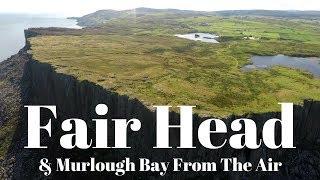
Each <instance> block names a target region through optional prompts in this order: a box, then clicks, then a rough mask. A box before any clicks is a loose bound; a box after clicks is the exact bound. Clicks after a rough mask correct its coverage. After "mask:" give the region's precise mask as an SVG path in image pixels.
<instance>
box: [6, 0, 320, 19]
mask: <svg viewBox="0 0 320 180" xmlns="http://www.w3.org/2000/svg"><path fill="white" fill-rule="evenodd" d="M137 7H150V8H160V9H163V8H175V9H185V10H201V11H218V10H243V9H266V10H320V0H1V1H0V13H33V14H55V15H59V16H82V15H85V14H88V13H92V12H94V11H97V10H101V9H115V10H124V9H133V8H137Z"/></svg>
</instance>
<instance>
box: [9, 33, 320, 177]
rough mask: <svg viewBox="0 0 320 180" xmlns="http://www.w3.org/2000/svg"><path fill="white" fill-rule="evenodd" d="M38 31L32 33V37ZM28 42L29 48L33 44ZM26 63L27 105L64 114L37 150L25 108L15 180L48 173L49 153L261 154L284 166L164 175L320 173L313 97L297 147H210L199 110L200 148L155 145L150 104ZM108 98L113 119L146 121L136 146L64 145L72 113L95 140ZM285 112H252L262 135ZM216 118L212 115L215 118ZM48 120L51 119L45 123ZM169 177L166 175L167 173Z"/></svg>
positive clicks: (23, 89) (304, 109) (319, 108)
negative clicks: (98, 110)
mask: <svg viewBox="0 0 320 180" xmlns="http://www.w3.org/2000/svg"><path fill="white" fill-rule="evenodd" d="M32 35H37V34H32V33H30V32H27V33H26V36H27V37H30V36H32ZM28 45H29V44H28V42H27V46H26V48H25V49H24V50H27V49H28ZM25 59H26V60H25V62H26V63H25V64H24V69H23V77H22V78H21V85H20V93H21V101H22V104H24V105H56V106H57V108H58V109H57V110H58V112H57V114H58V119H57V120H54V119H53V120H52V126H53V127H52V135H53V136H52V137H51V138H48V135H47V134H46V133H43V134H42V137H44V138H43V140H42V143H43V144H44V145H47V146H48V147H49V148H48V149H45V150H43V149H41V150H31V149H24V148H23V147H24V146H25V145H26V143H27V141H26V138H27V120H26V117H27V114H26V112H25V110H26V109H23V111H21V112H20V114H21V117H22V118H21V120H20V121H19V123H18V125H17V128H16V131H15V136H14V140H13V142H12V145H11V149H10V153H8V155H7V156H8V159H10V158H14V159H15V163H14V167H13V172H14V173H13V175H12V178H13V179H22V178H27V179H34V178H39V179H40V178H41V177H43V176H42V174H41V172H39V170H38V166H39V164H38V162H39V160H40V159H41V158H43V157H49V158H50V159H51V161H53V160H54V158H57V157H71V159H74V160H81V161H87V160H88V159H89V157H96V158H97V161H98V160H99V161H112V160H122V159H123V158H125V157H130V158H131V159H132V160H137V159H138V158H141V157H145V158H150V160H152V161H171V160H172V158H173V157H175V158H183V159H184V160H185V161H191V162H195V161H216V162H218V164H219V160H220V158H223V157H238V158H239V159H240V160H242V161H251V162H253V163H257V162H258V160H259V159H260V158H263V159H267V158H269V157H272V158H273V159H274V160H275V161H281V162H283V164H284V167H283V168H281V172H279V173H271V174H268V173H259V174H257V173H225V172H221V170H219V173H215V172H209V173H173V172H169V174H167V175H166V176H165V177H164V179H173V178H175V179H186V178H199V177H212V176H214V177H215V178H229V179H237V178H241V177H245V178H267V179H271V178H275V177H277V178H288V177H291V178H292V177H296V178H299V177H303V176H304V175H305V174H308V176H309V177H312V178H315V179H316V178H319V177H320V166H319V164H320V154H319V146H320V121H319V117H320V102H315V101H312V100H309V101H305V102H304V105H303V106H295V107H294V112H295V114H294V139H295V145H296V146H297V147H298V148H297V149H291V150H285V149H278V150H269V149H267V148H266V147H261V148H260V149H257V150H249V149H244V150H234V149H232V148H231V147H229V146H227V145H226V146H225V147H223V148H222V149H219V150H208V149H206V148H204V147H202V146H201V145H200V143H199V142H198V140H197V138H196V137H197V127H198V126H199V124H200V123H201V122H202V121H204V120H206V119H208V118H209V117H208V118H202V117H199V116H197V115H194V132H193V135H194V137H195V138H194V143H195V146H197V149H176V148H173V149H153V148H152V147H153V146H154V145H155V142H156V140H155V135H156V134H155V130H156V122H155V119H156V118H155V112H153V111H152V110H150V109H148V108H147V107H145V106H144V105H143V104H142V103H141V102H140V101H139V100H137V99H131V98H129V97H127V96H123V95H119V94H116V93H113V92H111V91H109V90H106V89H104V88H102V87H100V86H98V85H96V84H94V83H91V82H88V81H82V82H80V81H78V80H77V79H75V78H74V77H72V76H68V75H65V74H59V73H57V72H56V71H55V70H54V68H53V67H52V66H51V65H49V64H44V63H40V62H39V61H36V60H33V59H32V56H31V55H27V56H25ZM100 103H104V104H107V105H108V107H109V112H108V114H107V115H106V117H104V118H107V119H109V120H110V119H112V118H124V119H131V118H138V119H139V120H141V122H142V127H141V130H140V131H139V132H133V133H132V132H130V133H129V134H128V145H129V146H130V147H132V148H131V149H103V150H97V149H90V150H81V151H79V150H77V149H75V150H64V149H62V148H60V144H59V137H60V136H61V135H62V134H64V133H63V132H62V130H61V128H60V127H61V122H62V120H65V119H68V118H81V119H84V120H86V121H87V123H88V126H89V128H90V130H89V136H90V138H92V139H95V134H94V133H95V132H94V129H95V126H94V124H93V123H92V121H91V119H93V118H99V119H101V118H102V117H101V116H97V115H96V114H95V106H96V105H97V104H100ZM43 114H44V115H43V117H42V119H43V120H44V121H45V119H49V118H50V117H51V115H50V113H48V112H45V111H44V113H43ZM280 115H281V114H280V113H279V112H270V113H264V114H251V115H250V118H251V119H253V120H255V121H256V123H257V126H258V134H259V135H260V134H261V130H262V126H263V124H264V122H265V121H266V120H268V119H271V118H280ZM170 117H171V121H172V123H173V124H174V123H179V119H180V115H179V114H178V113H171V114H170ZM210 118H212V117H210ZM236 118H240V117H229V118H227V119H224V121H225V122H226V124H227V127H230V123H231V122H232V121H233V120H234V119H236ZM44 123H45V122H44ZM108 125H109V129H108V130H109V134H110V135H111V136H110V139H109V140H110V141H109V142H110V146H112V144H113V143H114V142H113V141H114V137H113V136H112V134H114V132H113V123H112V122H110V123H109V124H108ZM228 132H229V133H228V134H223V135H216V136H214V139H212V141H213V142H222V141H223V140H224V139H225V138H228V137H230V136H231V135H232V131H231V130H230V129H229V130H228ZM276 134H277V138H279V134H280V129H279V128H278V129H277V132H276ZM179 136H180V135H179V131H178V130H172V131H170V142H171V145H172V146H173V147H176V146H177V145H178V144H179ZM102 176H110V177H111V178H112V177H114V175H113V174H112V173H109V174H104V173H99V174H95V173H80V174H79V173H77V174H68V175H65V174H60V173H54V174H53V177H54V178H59V179H61V178H62V179H66V178H71V179H76V178H79V177H82V178H83V177H88V178H89V177H91V178H92V177H94V178H98V179H101V178H102ZM125 177H126V178H128V179H130V178H131V179H132V178H141V179H157V178H160V176H159V175H158V174H148V173H145V174H140V173H131V174H129V175H127V176H125ZM162 179H163V178H162Z"/></svg>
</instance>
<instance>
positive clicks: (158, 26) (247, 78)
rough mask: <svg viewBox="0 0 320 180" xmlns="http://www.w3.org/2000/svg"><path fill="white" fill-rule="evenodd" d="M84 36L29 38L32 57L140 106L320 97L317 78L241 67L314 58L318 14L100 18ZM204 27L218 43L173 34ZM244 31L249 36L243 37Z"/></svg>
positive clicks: (232, 105) (261, 108)
mask: <svg viewBox="0 0 320 180" xmlns="http://www.w3.org/2000/svg"><path fill="white" fill-rule="evenodd" d="M97 31H99V33H97V34H100V35H95V34H94V33H90V34H85V33H84V34H83V35H77V36H72V35H61V36H37V37H34V38H31V39H29V40H30V42H31V50H30V52H29V53H32V54H33V58H34V59H36V60H39V61H41V62H46V63H50V64H52V65H53V66H54V67H56V70H57V71H58V72H61V73H65V74H69V75H73V76H75V77H77V78H78V79H79V80H80V81H81V80H89V81H91V82H94V83H96V84H99V85H101V86H103V87H105V88H106V89H109V90H111V91H114V92H117V93H119V94H122V95H128V96H130V97H132V98H137V99H138V100H140V101H142V102H143V103H144V104H145V105H146V106H152V105H172V106H175V105H196V106H197V108H196V109H195V112H196V113H198V114H200V115H206V116H228V115H231V114H237V115H241V114H244V113H258V112H270V111H279V110H280V106H279V105H278V102H294V103H296V104H299V103H301V102H302V101H303V100H304V99H315V100H320V91H319V89H320V79H319V78H314V77H313V76H312V75H311V74H309V73H308V72H305V71H301V70H297V69H290V68H285V67H273V68H271V69H268V70H263V71H251V72H243V71H241V70H240V68H241V67H242V66H244V65H246V64H248V63H250V62H249V60H248V59H249V58H250V57H251V56H252V55H277V54H285V55H291V56H318V57H320V51H319V50H320V26H319V21H318V20H306V19H303V20H302V19H285V18H272V17H255V16H249V17H246V16H245V17H232V16H208V15H206V16H204V15H203V16H201V15H175V14H151V15H147V16H141V17H126V18H116V19H113V20H108V21H103V27H102V28H99V29H97ZM188 32H209V33H215V34H218V35H219V36H220V38H219V39H218V40H219V41H220V42H221V43H219V44H210V43H202V42H195V41H190V40H185V39H180V38H178V37H175V36H174V35H175V34H182V33H188ZM245 36H252V37H255V38H256V40H243V37H245Z"/></svg>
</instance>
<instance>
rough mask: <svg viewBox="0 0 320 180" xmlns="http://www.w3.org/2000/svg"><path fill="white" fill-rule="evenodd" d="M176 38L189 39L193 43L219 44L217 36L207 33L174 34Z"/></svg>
mask: <svg viewBox="0 0 320 180" xmlns="http://www.w3.org/2000/svg"><path fill="white" fill-rule="evenodd" d="M175 36H176V37H179V38H184V39H189V40H193V41H201V42H206V43H219V42H218V41H217V40H216V38H218V37H219V36H217V35H215V34H209V33H190V34H176V35H175Z"/></svg>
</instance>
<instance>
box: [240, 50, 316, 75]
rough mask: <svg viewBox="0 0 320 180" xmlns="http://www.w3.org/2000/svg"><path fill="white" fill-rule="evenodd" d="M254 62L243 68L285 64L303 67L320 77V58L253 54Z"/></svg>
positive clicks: (250, 68)
mask: <svg viewBox="0 0 320 180" xmlns="http://www.w3.org/2000/svg"><path fill="white" fill-rule="evenodd" d="M251 61H252V64H251V65H246V66H244V67H242V68H241V69H242V70H244V71H251V70H263V69H267V68H270V67H272V66H285V67H291V68H297V69H302V70H305V71H308V72H310V73H311V74H313V75H314V76H315V77H319V78H320V58H318V57H314V58H303V57H290V56H285V55H277V56H253V57H252V58H251Z"/></svg>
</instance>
